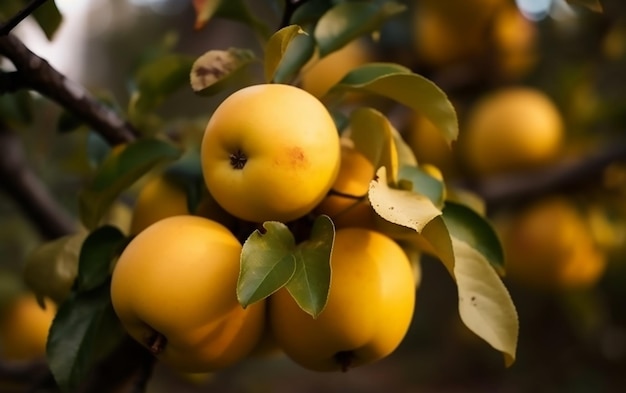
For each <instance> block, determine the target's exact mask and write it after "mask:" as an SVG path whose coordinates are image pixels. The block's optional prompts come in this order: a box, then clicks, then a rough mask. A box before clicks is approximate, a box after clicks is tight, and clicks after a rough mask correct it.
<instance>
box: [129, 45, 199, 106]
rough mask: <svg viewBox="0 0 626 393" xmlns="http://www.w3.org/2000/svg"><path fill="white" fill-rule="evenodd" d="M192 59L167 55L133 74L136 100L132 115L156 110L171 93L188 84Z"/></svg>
mask: <svg viewBox="0 0 626 393" xmlns="http://www.w3.org/2000/svg"><path fill="white" fill-rule="evenodd" d="M194 60H195V59H194V58H193V57H192V56H188V55H182V54H173V53H172V54H167V55H164V56H161V57H159V58H157V59H155V60H154V61H151V62H149V63H147V64H145V65H143V66H142V67H141V68H139V70H138V71H137V73H136V74H135V84H136V88H137V92H136V95H137V97H136V99H135V100H133V101H132V104H133V107H132V108H131V109H132V110H131V112H132V113H138V112H139V113H148V112H151V111H153V110H154V109H156V108H157V107H158V106H159V105H161V104H162V103H163V101H165V99H167V98H168V97H169V96H170V95H171V94H172V93H174V92H176V91H177V90H178V89H180V88H181V87H183V86H185V85H186V84H187V83H189V73H190V71H191V66H192V65H193V63H194Z"/></svg>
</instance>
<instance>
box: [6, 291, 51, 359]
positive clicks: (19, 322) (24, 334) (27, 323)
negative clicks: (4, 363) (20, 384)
mask: <svg viewBox="0 0 626 393" xmlns="http://www.w3.org/2000/svg"><path fill="white" fill-rule="evenodd" d="M44 303H45V309H43V308H41V306H40V305H39V303H38V302H37V299H36V298H35V295H34V294H32V293H26V294H23V295H20V296H19V297H18V298H17V299H16V300H15V301H13V302H12V304H10V305H9V306H8V308H7V309H5V310H4V311H3V314H2V316H1V317H0V359H6V360H33V359H37V358H43V357H44V356H45V355H46V342H47V340H48V331H49V330H50V326H51V325H52V320H53V319H54V315H55V314H56V307H55V306H54V304H53V302H52V301H49V300H48V299H46V300H45V302H44Z"/></svg>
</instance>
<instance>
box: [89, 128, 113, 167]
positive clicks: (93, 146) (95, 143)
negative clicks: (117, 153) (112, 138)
mask: <svg viewBox="0 0 626 393" xmlns="http://www.w3.org/2000/svg"><path fill="white" fill-rule="evenodd" d="M86 145H87V146H86V149H87V159H88V160H89V164H90V165H91V167H92V168H93V169H95V168H98V167H99V166H100V165H102V163H103V162H104V161H105V160H106V159H107V157H108V156H109V154H111V150H112V149H111V145H109V142H107V140H106V139H104V138H103V137H102V135H100V134H99V133H97V132H95V131H93V130H89V132H88V134H87V143H86Z"/></svg>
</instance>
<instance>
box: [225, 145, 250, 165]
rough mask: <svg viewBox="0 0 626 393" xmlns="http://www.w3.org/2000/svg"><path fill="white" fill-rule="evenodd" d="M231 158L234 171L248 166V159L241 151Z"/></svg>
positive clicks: (233, 154)
mask: <svg viewBox="0 0 626 393" xmlns="http://www.w3.org/2000/svg"><path fill="white" fill-rule="evenodd" d="M229 158H230V165H231V166H232V167H233V169H243V167H244V166H246V162H248V157H247V156H246V155H245V154H244V153H243V152H242V151H241V150H239V149H237V151H236V152H234V153H232V154H231V155H230V156H229Z"/></svg>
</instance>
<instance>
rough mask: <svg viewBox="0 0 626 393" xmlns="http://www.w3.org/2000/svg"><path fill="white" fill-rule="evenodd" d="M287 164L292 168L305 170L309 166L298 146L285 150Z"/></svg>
mask: <svg viewBox="0 0 626 393" xmlns="http://www.w3.org/2000/svg"><path fill="white" fill-rule="evenodd" d="M287 162H288V163H289V165H291V166H292V167H294V168H306V167H307V166H308V164H309V163H308V160H307V158H306V155H305V154H304V151H303V150H302V148H300V147H298V146H294V147H291V148H289V149H287Z"/></svg>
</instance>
